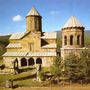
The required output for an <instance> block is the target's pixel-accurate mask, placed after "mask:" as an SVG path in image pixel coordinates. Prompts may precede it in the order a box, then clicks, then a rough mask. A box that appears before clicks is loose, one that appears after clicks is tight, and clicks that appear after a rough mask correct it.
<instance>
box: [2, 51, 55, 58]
mask: <svg viewBox="0 0 90 90" xmlns="http://www.w3.org/2000/svg"><path fill="white" fill-rule="evenodd" d="M3 56H4V57H13V56H27V57H28V56H29V57H31V56H35V57H36V56H38V57H39V56H47V57H48V56H56V52H6V53H4V55H3Z"/></svg>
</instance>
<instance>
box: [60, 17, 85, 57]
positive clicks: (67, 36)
mask: <svg viewBox="0 0 90 90" xmlns="http://www.w3.org/2000/svg"><path fill="white" fill-rule="evenodd" d="M83 47H84V26H83V25H82V24H81V23H80V22H79V20H78V19H77V18H76V17H74V16H71V17H70V19H69V20H68V21H67V22H66V24H65V25H64V26H63V28H62V48H61V56H62V57H64V56H65V53H66V54H68V53H67V52H70V51H72V50H76V49H77V50H79V49H81V48H83Z"/></svg>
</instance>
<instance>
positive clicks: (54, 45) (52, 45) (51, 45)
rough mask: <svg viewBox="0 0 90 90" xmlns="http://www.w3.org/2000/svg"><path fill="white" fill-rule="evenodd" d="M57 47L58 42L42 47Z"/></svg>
mask: <svg viewBox="0 0 90 90" xmlns="http://www.w3.org/2000/svg"><path fill="white" fill-rule="evenodd" d="M56 47H57V45H56V44H48V45H44V46H42V48H56Z"/></svg>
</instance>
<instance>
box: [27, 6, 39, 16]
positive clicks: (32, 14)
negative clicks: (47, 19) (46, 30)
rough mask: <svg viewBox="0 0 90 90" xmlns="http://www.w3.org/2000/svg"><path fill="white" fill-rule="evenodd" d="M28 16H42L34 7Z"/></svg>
mask: <svg viewBox="0 0 90 90" xmlns="http://www.w3.org/2000/svg"><path fill="white" fill-rule="evenodd" d="M27 16H40V14H39V12H38V11H37V10H36V8H35V7H32V9H31V10H30V11H29V12H28V14H27Z"/></svg>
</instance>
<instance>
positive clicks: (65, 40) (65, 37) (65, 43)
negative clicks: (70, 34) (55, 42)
mask: <svg viewBox="0 0 90 90" xmlns="http://www.w3.org/2000/svg"><path fill="white" fill-rule="evenodd" d="M64 45H67V36H64Z"/></svg>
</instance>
